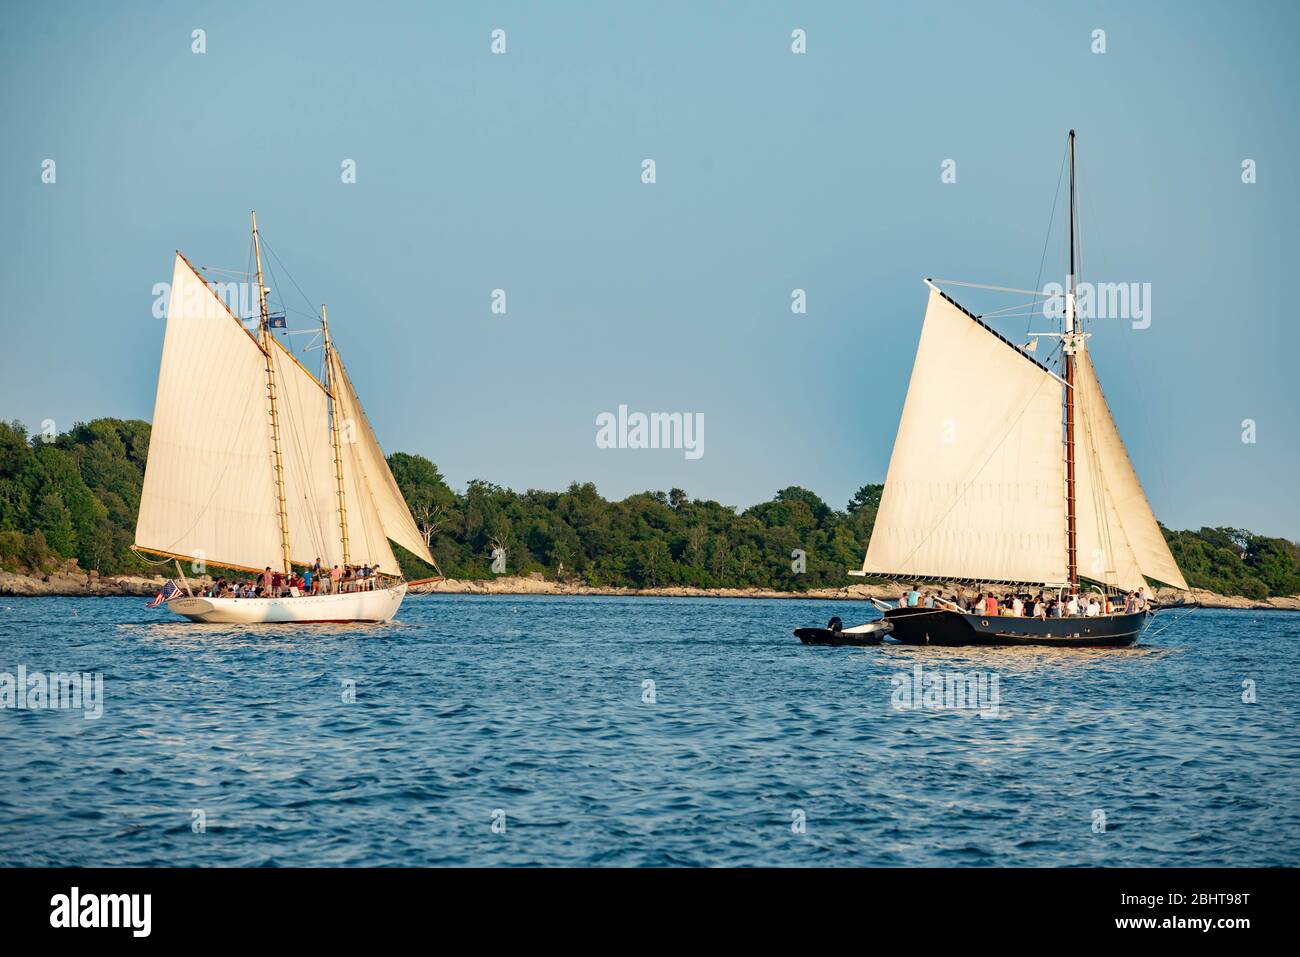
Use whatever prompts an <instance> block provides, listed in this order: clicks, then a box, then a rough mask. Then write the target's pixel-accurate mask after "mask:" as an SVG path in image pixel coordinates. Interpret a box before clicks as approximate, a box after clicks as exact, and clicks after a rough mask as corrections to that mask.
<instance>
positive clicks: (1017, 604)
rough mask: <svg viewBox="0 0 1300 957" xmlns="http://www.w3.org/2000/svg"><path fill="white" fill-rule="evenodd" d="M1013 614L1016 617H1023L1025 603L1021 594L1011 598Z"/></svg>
mask: <svg viewBox="0 0 1300 957" xmlns="http://www.w3.org/2000/svg"><path fill="white" fill-rule="evenodd" d="M1011 614H1012V615H1013V616H1014V617H1016V618H1021V617H1023V616H1024V614H1025V603H1024V602H1023V601H1021V600H1020V596H1019V595H1017V596H1016V597H1015V598H1013V599H1012V600H1011Z"/></svg>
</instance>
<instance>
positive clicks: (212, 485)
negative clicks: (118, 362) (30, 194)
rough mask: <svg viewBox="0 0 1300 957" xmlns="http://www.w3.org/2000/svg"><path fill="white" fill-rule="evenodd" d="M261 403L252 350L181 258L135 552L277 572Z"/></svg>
mask: <svg viewBox="0 0 1300 957" xmlns="http://www.w3.org/2000/svg"><path fill="white" fill-rule="evenodd" d="M265 395H266V366H265V359H264V357H263V353H262V351H261V349H260V348H259V347H258V345H257V342H256V341H255V340H254V339H253V337H252V336H250V335H249V334H248V332H247V331H245V329H244V328H243V326H241V325H240V323H239V320H238V319H236V318H235V316H234V315H233V314H232V313H231V312H230V311H229V310H228V309H227V308H226V306H225V304H224V303H222V302H221V300H220V299H218V298H217V296H216V295H215V294H214V293H213V292H212V290H211V289H209V288H208V286H207V285H206V283H204V281H203V279H202V278H201V277H200V276H199V274H198V273H197V272H195V270H194V268H193V267H192V266H191V265H190V264H189V262H188V261H187V260H186V259H185V257H184V256H182V255H181V254H180V253H177V254H176V262H175V267H174V269H173V270H172V287H171V298H170V300H169V302H168V308H167V328H166V333H165V336H164V339H163V351H162V365H161V369H160V371H159V374H158V395H157V400H156V402H155V404H154V415H153V426H152V432H151V434H150V439H149V457H148V460H147V463H146V465H145V475H144V487H143V490H142V493H141V498H140V511H139V516H138V518H137V521H136V534H135V544H136V546H137V547H139V548H141V549H145V550H147V551H153V552H158V553H162V554H168V555H180V556H187V557H191V558H195V559H200V560H204V561H210V562H213V563H214V564H220V565H229V566H232V567H237V568H248V569H256V570H261V569H262V568H264V567H265V566H266V565H268V564H271V565H276V566H277V567H278V558H279V556H280V553H281V552H280V529H279V509H278V506H277V503H276V497H275V492H274V485H273V482H272V481H271V462H272V442H271V429H270V424H269V421H268V419H267V410H266V402H265V398H264V397H265Z"/></svg>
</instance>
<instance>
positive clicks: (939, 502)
mask: <svg viewBox="0 0 1300 957" xmlns="http://www.w3.org/2000/svg"><path fill="white" fill-rule="evenodd" d="M1074 139H1075V138H1074V131H1073V130H1071V131H1070V135H1069V141H1068V157H1069V167H1070V181H1069V183H1070V185H1069V190H1070V271H1069V281H1068V284H1067V287H1066V288H1065V290H1064V304H1063V305H1064V309H1063V326H1062V329H1061V331H1060V332H1059V333H1039V334H1038V335H1041V336H1048V337H1054V338H1059V340H1060V343H1061V359H1060V364H1059V368H1058V369H1055V370H1054V369H1052V368H1049V367H1048V366H1047V365H1045V364H1044V363H1042V362H1040V361H1039V360H1038V359H1037V358H1036V357H1035V356H1034V355H1033V353H1032V351H1031V350H1030V349H1029V348H1027V347H1020V346H1018V345H1016V344H1014V343H1012V342H1011V341H1009V340H1007V339H1006V338H1004V337H1003V336H1001V335H1000V334H998V333H997V332H996V331H994V329H993V328H992V327H991V326H989V325H988V324H987V323H985V322H984V321H983V320H982V319H981V318H980V317H978V316H976V315H975V314H974V313H972V312H971V311H970V310H968V309H966V308H965V307H963V306H962V305H961V304H959V303H958V302H957V301H956V300H955V299H953V298H952V297H951V296H950V295H949V294H948V293H947V292H945V291H944V290H943V289H941V288H940V285H939V283H938V282H936V281H934V280H931V279H926V280H925V283H926V286H927V288H928V289H929V298H928V302H927V304H926V310H925V319H924V322H923V324H922V327H921V338H920V343H919V345H918V347H917V353H916V361H915V364H914V365H913V367H912V377H911V381H910V383H909V385H908V390H907V398H906V400H905V402H904V405H903V414H902V419H901V421H900V422H899V427H898V433H897V436H896V437H895V441H894V449H893V453H892V455H891V457H890V461H889V469H888V472H887V473H886V476H885V487H884V491H883V493H882V496H881V501H880V506H879V509H878V511H877V515H876V523H875V528H874V530H873V531H872V534H871V539H870V542H869V544H868V547H867V553H866V556H865V557H864V559H863V562H862V568H861V569H859V570H854V571H851V572H850V574H852V575H860V576H874V577H884V578H888V579H892V580H894V581H902V582H907V583H914V582H940V583H951V584H953V585H954V588H953V589H952V592H955V591H957V589H958V587H960V588H961V589H962V590H964V589H965V588H966V587H969V586H971V585H974V586H976V589H977V593H978V594H984V593H986V592H992V593H994V594H995V596H996V598H997V599H1002V598H1003V597H1004V595H1006V594H1008V593H1012V594H1016V595H1028V596H1030V598H1031V600H1032V599H1036V598H1038V597H1040V596H1041V597H1042V599H1043V605H1044V607H1046V606H1048V605H1049V604H1050V602H1051V600H1052V598H1053V597H1055V598H1056V600H1057V601H1059V602H1060V603H1061V606H1062V607H1064V606H1065V605H1066V603H1067V599H1068V598H1069V597H1073V596H1078V595H1082V596H1083V598H1084V599H1085V600H1086V599H1087V596H1088V595H1089V593H1092V594H1094V595H1097V596H1099V597H1098V602H1097V604H1098V609H1099V612H1100V613H1099V614H1097V615H1096V616H1095V617H1087V616H1085V615H1063V616H1061V617H1050V616H1044V617H1037V616H1030V615H1021V616H1016V617H1009V616H1005V615H1001V614H997V613H995V612H993V613H990V614H984V613H982V612H983V611H986V610H989V611H991V609H989V608H988V606H987V605H985V606H983V607H980V609H979V610H980V612H981V613H971V612H970V607H971V606H969V605H964V603H963V602H961V601H960V600H958V601H957V602H952V601H951V600H948V599H944V598H943V597H942V595H941V596H940V598H939V599H938V600H936V601H934V602H933V607H926V606H925V605H924V604H922V603H918V604H917V605H916V606H913V607H906V606H905V607H899V608H889V609H888V610H886V611H884V617H883V618H882V619H880V620H878V621H876V622H873V623H871V627H867V626H859V627H858V628H857V629H842V628H838V627H834V625H835V624H836V621H835V620H833V621H832V627H829V628H828V629H800V630H799V631H798V632H796V634H799V635H800V638H801V640H803V641H804V642H805V643H809V644H878V643H880V642H881V641H882V640H883V639H884V638H885V637H886V636H888V637H889V638H890V639H892V640H894V641H899V642H903V643H908V644H935V645H972V644H976V645H979V644H989V645H1017V644H1031V645H1051V646H1066V647H1069V646H1103V647H1109V646H1126V645H1131V644H1134V643H1135V642H1136V641H1137V640H1138V638H1139V636H1140V634H1141V632H1142V630H1143V628H1144V626H1145V624H1146V623H1147V620H1148V619H1149V617H1150V616H1151V615H1152V614H1154V612H1155V606H1154V603H1153V602H1151V601H1148V600H1147V598H1146V593H1147V587H1148V579H1150V580H1152V581H1155V582H1159V583H1163V584H1165V585H1169V586H1173V587H1174V588H1179V589H1183V590H1186V589H1187V582H1186V581H1185V580H1184V579H1183V575H1182V572H1180V571H1179V569H1178V565H1177V563H1176V562H1175V561H1174V558H1173V556H1172V555H1171V554H1170V551H1169V547H1168V545H1167V544H1166V543H1165V539H1164V535H1163V534H1162V533H1161V530H1160V526H1159V524H1158V523H1157V521H1156V518H1155V515H1154V514H1152V511H1151V506H1150V503H1149V502H1148V501H1147V497H1146V495H1145V493H1144V492H1143V490H1142V486H1141V484H1140V483H1139V481H1138V477H1137V473H1136V472H1135V471H1134V469H1133V465H1132V463H1131V462H1130V460H1129V457H1128V453H1127V451H1126V450H1125V448H1124V443H1123V441H1122V440H1121V438H1120V434H1119V430H1118V429H1117V428H1116V425H1115V420H1114V419H1113V417H1112V416H1111V413H1110V409H1109V407H1108V406H1107V404H1106V398H1105V396H1104V395H1103V394H1102V390H1101V384H1100V383H1099V381H1098V379H1097V372H1096V369H1095V368H1094V366H1093V363H1092V359H1091V357H1090V356H1089V350H1088V339H1089V337H1090V334H1089V333H1088V332H1087V331H1086V330H1085V329H1084V321H1083V319H1084V317H1083V316H1081V315H1080V314H1079V311H1078V308H1077V305H1078V301H1077V283H1076V281H1075V272H1076V269H1075V245H1076V244H1075V233H1076V227H1077V217H1078V214H1077V211H1076V194H1075V148H1074ZM957 285H975V284H971V283H958V284H957ZM979 288H989V289H996V288H1002V287H992V286H984V287H979ZM1004 291H1007V292H1028V293H1031V294H1033V295H1035V296H1042V293H1040V292H1037V291H1034V290H1010V289H1005V290H1004ZM993 586H996V587H993ZM912 587H913V590H916V586H912ZM952 592H950V594H952ZM1131 594H1138V595H1140V596H1141V598H1140V599H1139V600H1138V601H1136V602H1131V601H1129V600H1128V596H1129V595H1131ZM1108 596H1117V598H1118V600H1117V601H1116V602H1115V606H1114V607H1116V608H1117V610H1118V613H1113V614H1112V613H1108V608H1109V607H1111V606H1109V605H1108V604H1107V603H1106V602H1105V599H1106V598H1107V597H1108ZM954 597H956V596H954ZM878 607H881V608H882V609H883V607H884V606H883V605H878ZM800 632H802V634H800Z"/></svg>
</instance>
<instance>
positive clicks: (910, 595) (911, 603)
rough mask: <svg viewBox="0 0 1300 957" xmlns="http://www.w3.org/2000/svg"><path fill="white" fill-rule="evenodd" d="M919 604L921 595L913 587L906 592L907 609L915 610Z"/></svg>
mask: <svg viewBox="0 0 1300 957" xmlns="http://www.w3.org/2000/svg"><path fill="white" fill-rule="evenodd" d="M920 602H921V593H920V592H919V591H917V590H916V586H915V585H913V586H912V587H911V588H909V589H908V591H907V607H908V608H915V607H916V606H917V605H918V604H920Z"/></svg>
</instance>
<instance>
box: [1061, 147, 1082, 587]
mask: <svg viewBox="0 0 1300 957" xmlns="http://www.w3.org/2000/svg"><path fill="white" fill-rule="evenodd" d="M1074 217H1075V211H1074V130H1070V274H1069V284H1070V288H1069V289H1068V290H1067V291H1066V294H1065V338H1064V340H1063V342H1064V346H1065V349H1064V358H1065V516H1066V545H1065V548H1066V563H1067V566H1068V568H1069V579H1070V587H1071V589H1077V588H1078V587H1079V528H1078V515H1077V512H1076V509H1075V484H1074V352H1075V349H1076V348H1077V343H1078V341H1079V339H1078V337H1076V335H1075V331H1074V330H1075V277H1074Z"/></svg>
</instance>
